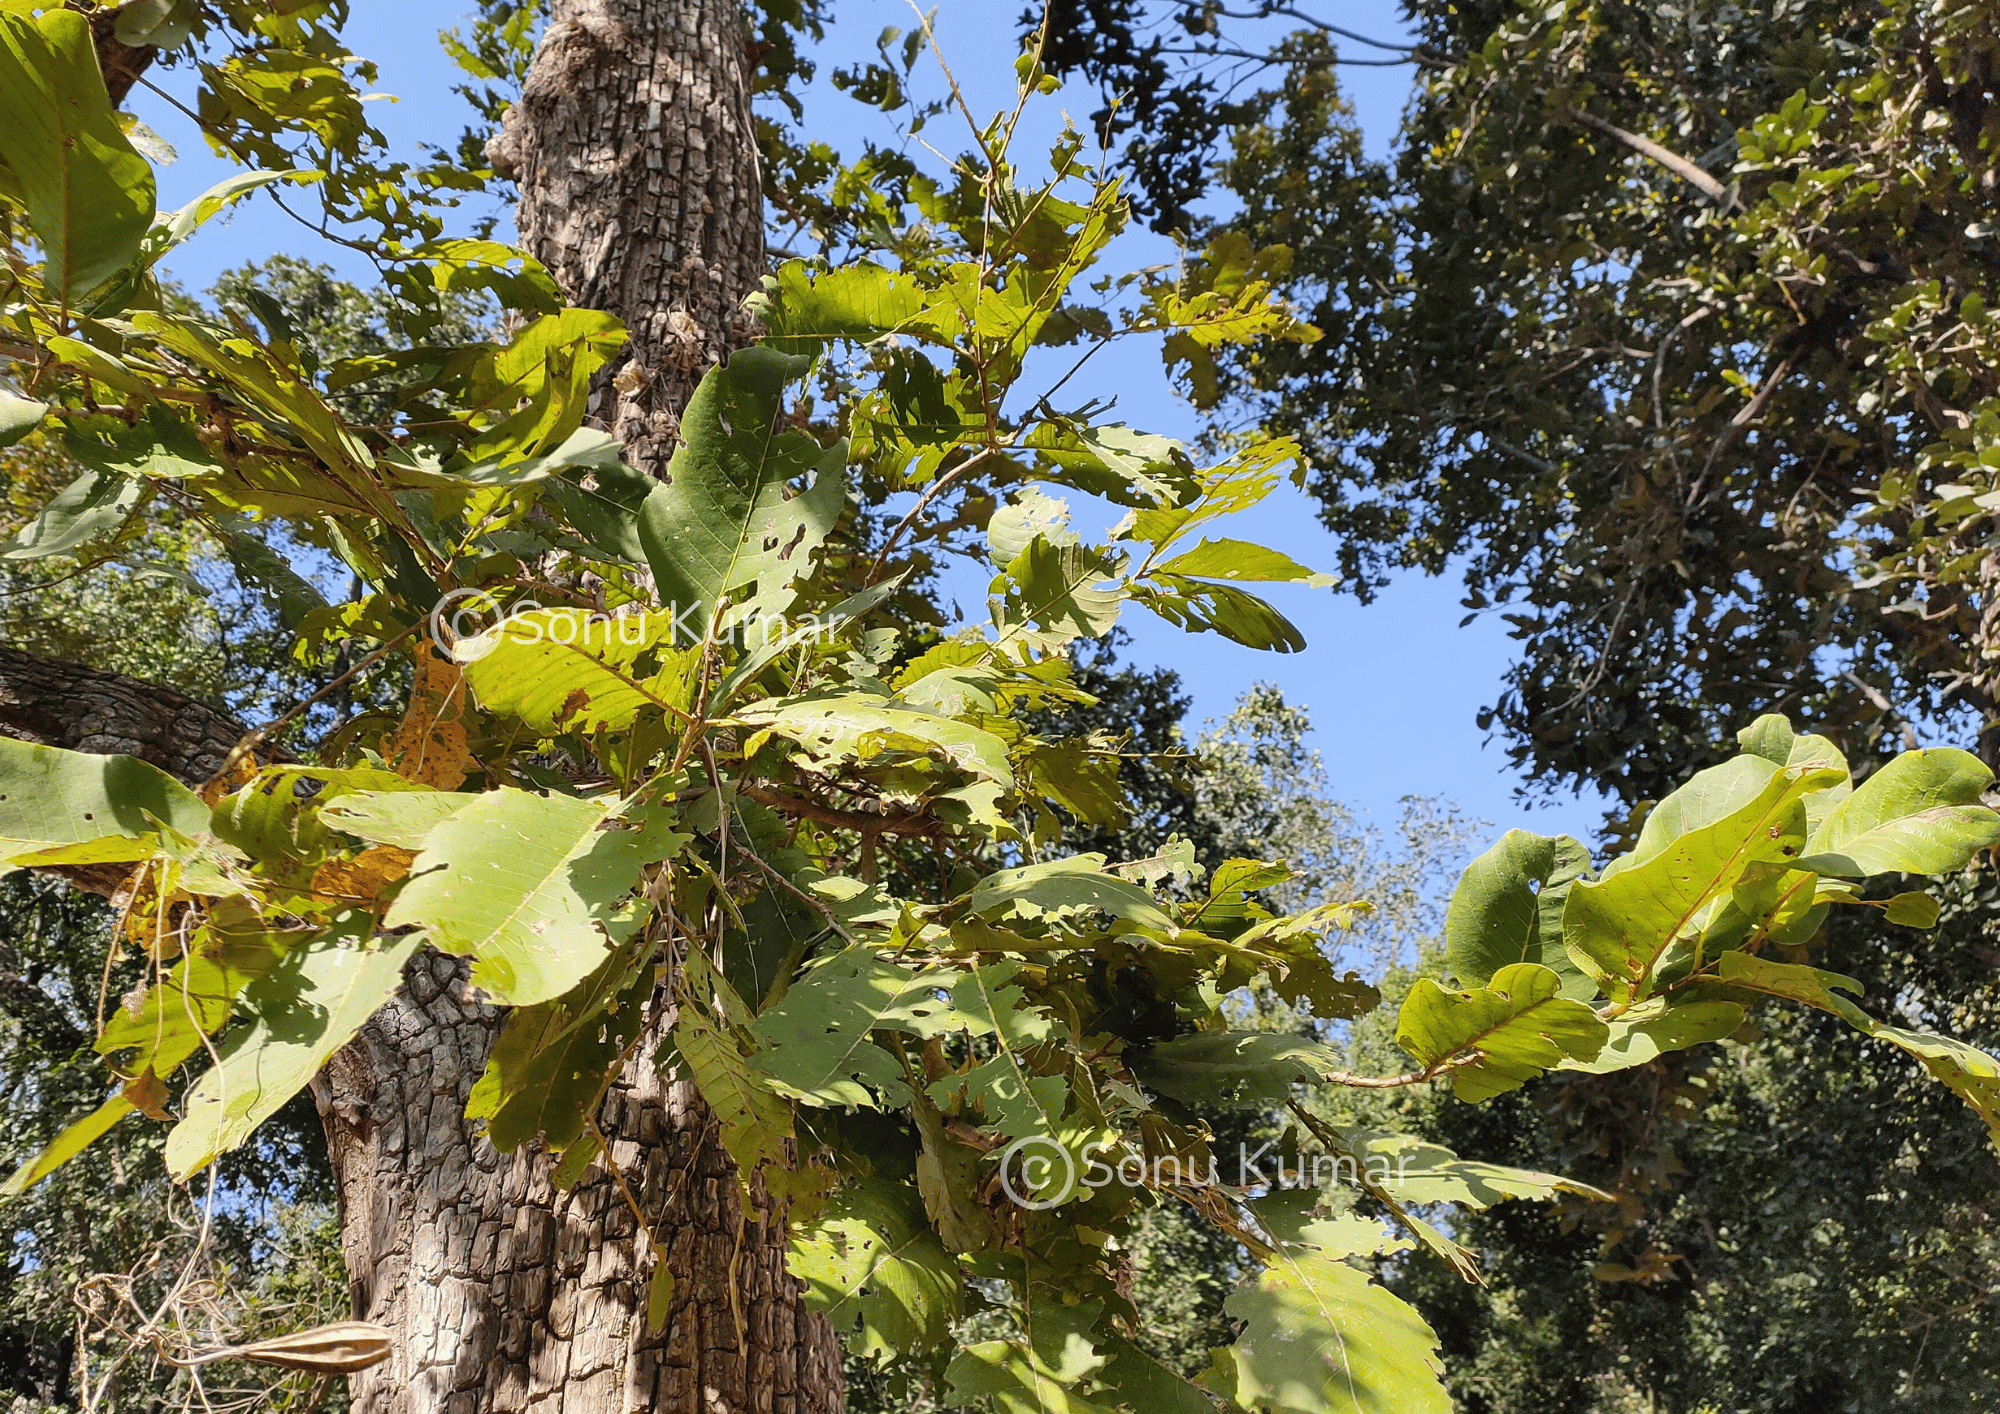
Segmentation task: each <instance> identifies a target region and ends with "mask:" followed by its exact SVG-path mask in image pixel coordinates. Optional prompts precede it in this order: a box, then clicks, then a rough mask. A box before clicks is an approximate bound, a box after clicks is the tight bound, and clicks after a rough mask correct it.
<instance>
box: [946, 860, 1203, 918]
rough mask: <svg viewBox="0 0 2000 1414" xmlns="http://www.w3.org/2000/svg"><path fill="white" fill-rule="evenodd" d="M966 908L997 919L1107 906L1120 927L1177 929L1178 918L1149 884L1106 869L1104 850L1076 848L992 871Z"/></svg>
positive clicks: (1071, 913) (1061, 914) (1088, 910)
mask: <svg viewBox="0 0 2000 1414" xmlns="http://www.w3.org/2000/svg"><path fill="white" fill-rule="evenodd" d="M966 908H967V910H968V911H969V912H972V913H977V914H981V915H984V916H987V917H991V918H997V919H1008V918H1028V919H1036V918H1048V919H1056V920H1066V919H1072V918H1075V917H1077V916H1078V915H1083V914H1088V913H1092V912H1096V911H1102V912H1104V913H1107V914H1109V915H1110V916H1111V917H1112V919H1113V920H1115V921H1114V922H1113V924H1112V928H1113V931H1115V932H1122V931H1130V929H1131V928H1141V929H1145V930H1147V931H1149V932H1156V933H1161V934H1172V933H1173V932H1174V931H1175V929H1174V923H1173V920H1172V919H1171V918H1169V917H1168V916H1167V915H1166V912H1165V911H1164V910H1163V909H1162V908H1161V907H1160V905H1159V904H1158V903H1157V902H1155V901H1154V899H1153V896H1152V895H1151V894H1150V893H1148V892H1147V891H1146V890H1145V888H1144V887H1142V886H1141V885H1139V884H1135V883H1133V882H1132V881H1131V880H1130V879H1125V878H1121V877H1119V876H1118V875H1116V874H1110V873H1106V872H1105V869H1104V856H1103V855H1101V854H1073V855H1070V856H1069V857H1068V858H1065V859H1051V860H1047V861H1045V862H1043V863H1041V864H1024V865H1022V866H1021V867H1020V868H1017V869H1002V870H1000V871H999V872H998V873H995V874H989V875H987V876H986V877H985V878H984V879H981V880H980V881H979V883H978V884H976V885H975V886H974V887H973V889H972V892H971V894H970V895H968V896H967V898H966ZM1120 924H1124V925H1128V926H1127V927H1124V928H1121V927H1120V926H1119V925H1120Z"/></svg>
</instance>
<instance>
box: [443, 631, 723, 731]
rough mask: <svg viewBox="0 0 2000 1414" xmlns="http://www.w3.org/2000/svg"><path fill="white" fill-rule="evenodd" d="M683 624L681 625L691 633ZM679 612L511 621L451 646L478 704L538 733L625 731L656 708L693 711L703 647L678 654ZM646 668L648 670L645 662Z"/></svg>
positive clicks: (683, 648) (690, 647)
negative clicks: (673, 613) (674, 613)
mask: <svg viewBox="0 0 2000 1414" xmlns="http://www.w3.org/2000/svg"><path fill="white" fill-rule="evenodd" d="M686 625H687V620H686V619H685V618H683V619H682V620H681V621H680V624H679V625H678V627H680V628H685V627H686ZM676 627H677V626H676V624H675V621H674V616H673V615H672V614H668V613H664V612H658V611H652V612H640V613H628V614H620V615H618V616H617V617H615V618H612V617H607V616H606V615H603V614H597V613H592V612H590V611H588V610H584V609H570V608H558V609H536V610H531V611H529V612H527V613H521V614H510V615H508V616H507V617H506V618H504V619H502V620H501V622H499V623H497V624H495V625H494V626H493V627H492V628H490V629H488V630H486V631H485V632H484V633H481V634H478V635H477V636H475V637H470V638H462V639H460V640H459V641H458V642H457V643H455V644H454V645H453V646H452V656H453V657H454V658H455V659H457V660H458V661H459V662H460V663H462V664H463V665H464V670H465V678H466V681H467V682H469V683H470V684H471V685H472V691H473V695H474V696H476V697H477V698H478V699H479V704H480V706H482V707H484V708H486V710H487V711H489V712H505V713H509V714H511V715H513V716H516V717H519V718H520V719H521V720H522V721H523V722H526V723H527V724H528V725H529V726H531V727H533V728H534V729H535V730H537V731H539V732H545V733H548V734H550V735H554V734H555V733H557V732H575V733H579V734H584V733H594V732H605V731H612V732H617V731H624V730H626V729H627V728H629V727H630V726H631V725H632V724H633V723H634V722H636V721H637V720H638V719H639V715H640V713H642V712H644V711H646V710H647V709H648V708H655V709H658V710H660V711H663V712H664V711H669V710H672V709H674V708H680V709H685V708H686V707H687V706H688V705H689V703H690V701H691V700H692V698H693V694H694V671H695V667H696V665H697V662H698V660H699V658H700V648H699V645H698V643H689V644H685V645H683V646H681V647H679V648H676V647H675V646H674V643H673V638H674V634H675V631H676ZM642 664H643V665H642Z"/></svg>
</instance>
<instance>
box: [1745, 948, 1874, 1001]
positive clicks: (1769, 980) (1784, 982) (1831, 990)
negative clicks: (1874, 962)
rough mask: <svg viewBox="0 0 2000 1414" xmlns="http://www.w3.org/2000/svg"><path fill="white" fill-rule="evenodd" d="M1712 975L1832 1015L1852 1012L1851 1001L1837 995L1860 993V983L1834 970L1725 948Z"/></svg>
mask: <svg viewBox="0 0 2000 1414" xmlns="http://www.w3.org/2000/svg"><path fill="white" fill-rule="evenodd" d="M1715 975H1716V978H1717V979H1718V980H1719V981H1721V982H1723V983H1725V984H1727V985H1729V986H1731V987H1744V988H1748V989H1749V990H1750V991H1753V992H1763V993H1765V994H1766V995H1768V996H1773V997H1784V998H1787V999H1788V1000H1791V1001H1795V1002H1804V1003H1805V1004H1806V1005H1807V1006H1814V1007H1818V1008H1819V1009H1820V1010H1821V1011H1830V1012H1832V1013H1833V1014H1834V1015H1835V1016H1852V1015H1853V1013H1854V1010H1855V1007H1854V1003H1852V1002H1850V1001H1848V1000H1847V999H1846V998H1845V997H1841V996H1839V995H1837V994H1838V993H1841V992H1848V993H1851V994H1853V995H1854V996H1857V997H1858V996H1860V995H1861V984H1860V983H1859V982H1857V981H1855V980H1854V979H1853V978H1852V977H1845V976H1842V975H1841V974H1840V973H1838V972H1823V971H1821V970H1820V969H1819V968H1817V967H1806V966H1803V965H1802V964H1799V963H1795V962H1774V961H1772V960H1771V959H1770V958H1766V957H1757V956H1754V955H1753V954H1750V953H1744V952H1726V953H1724V954H1723V955H1722V956H1721V957H1720V958H1719V959H1717V967H1716V973H1715Z"/></svg>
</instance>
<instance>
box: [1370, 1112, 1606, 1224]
mask: <svg viewBox="0 0 2000 1414" xmlns="http://www.w3.org/2000/svg"><path fill="white" fill-rule="evenodd" d="M1342 1133H1343V1134H1344V1135H1345V1137H1346V1138H1348V1139H1349V1140H1351V1141H1352V1146H1353V1147H1352V1150H1351V1153H1352V1156H1353V1159H1354V1162H1355V1163H1356V1164H1357V1165H1358V1166H1359V1167H1360V1169H1361V1172H1362V1175H1363V1176H1364V1177H1365V1178H1367V1180H1368V1181H1369V1182H1370V1183H1371V1184H1372V1185H1373V1186H1374V1187H1377V1188H1380V1189H1382V1190H1383V1191H1384V1192H1386V1193H1387V1194H1389V1196H1390V1197H1392V1198H1394V1199H1395V1200H1396V1201H1397V1202H1399V1203H1414V1204H1430V1203H1459V1204H1463V1205H1464V1206H1465V1207H1468V1208H1475V1209H1480V1210H1484V1209H1486V1208H1490V1207H1492V1206H1493V1205H1494V1204H1495V1203H1503V1202H1507V1201H1508V1200H1510V1199H1527V1200H1529V1201H1535V1202H1540V1201H1545V1200H1547V1199H1550V1198H1553V1197H1555V1196H1556V1195H1557V1194H1558V1193H1570V1194H1574V1195H1576V1196H1578V1197H1582V1198H1598V1199H1605V1198H1608V1197H1609V1195H1607V1194H1606V1193H1604V1192H1603V1190H1601V1189H1597V1188H1592V1187H1591V1186H1590V1185H1589V1184H1587V1183H1579V1182H1577V1181H1576V1180H1575V1179H1573V1178H1564V1177H1562V1176H1561V1175H1560V1174H1553V1173H1542V1172H1539V1171H1538V1170H1535V1169H1517V1168H1509V1167H1507V1166H1506V1165H1505V1164H1488V1163H1482V1162H1480V1161H1478V1160H1476V1159H1461V1158H1459V1157H1458V1155H1456V1154H1454V1153H1452V1151H1451V1150H1449V1149H1446V1148H1444V1147H1443V1146H1442V1145H1438V1144H1432V1143H1429V1142H1427V1141H1425V1140H1422V1139H1418V1138H1416V1137H1415V1136H1413V1135H1408V1134H1385V1133H1380V1132H1378V1131H1373V1130H1355V1129H1350V1130H1344V1131H1342Z"/></svg>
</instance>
